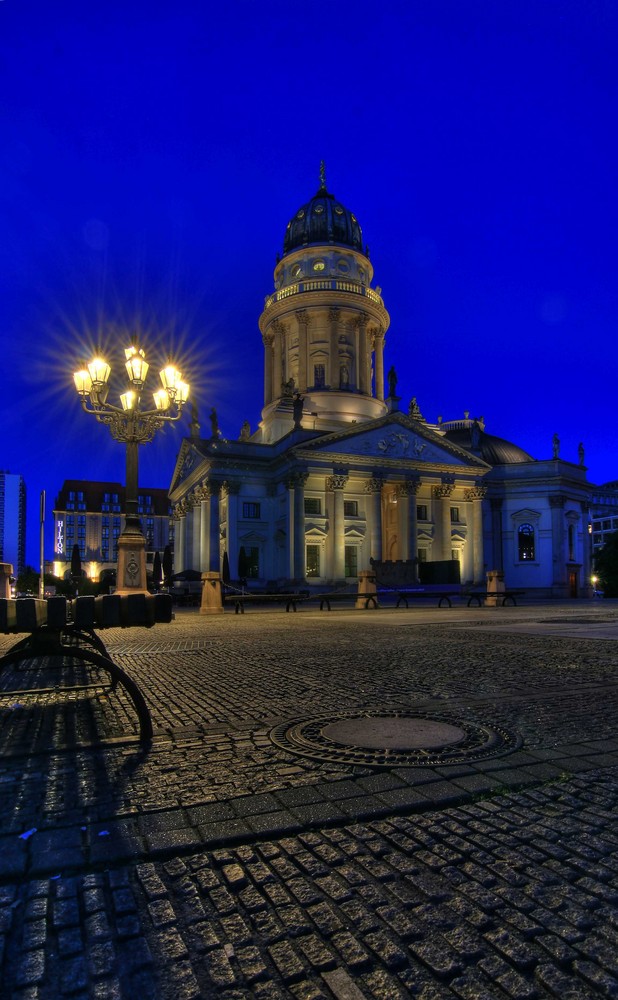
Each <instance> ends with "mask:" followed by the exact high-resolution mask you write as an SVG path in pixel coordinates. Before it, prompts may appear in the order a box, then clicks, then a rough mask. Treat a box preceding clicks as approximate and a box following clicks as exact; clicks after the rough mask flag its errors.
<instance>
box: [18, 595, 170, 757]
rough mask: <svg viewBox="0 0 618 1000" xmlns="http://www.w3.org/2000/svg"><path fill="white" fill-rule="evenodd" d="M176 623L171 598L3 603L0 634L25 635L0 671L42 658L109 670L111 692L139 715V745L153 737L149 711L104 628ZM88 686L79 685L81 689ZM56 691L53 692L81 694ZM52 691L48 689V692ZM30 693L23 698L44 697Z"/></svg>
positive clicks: (30, 599) (106, 597)
mask: <svg viewBox="0 0 618 1000" xmlns="http://www.w3.org/2000/svg"><path fill="white" fill-rule="evenodd" d="M172 618H173V614H172V599H171V597H170V595H169V594H128V595H120V594H105V595H102V596H100V597H77V598H76V599H75V600H72V601H71V600H68V599H67V598H66V597H49V598H48V599H47V600H41V599H39V598H35V597H27V598H19V599H17V600H11V599H8V598H2V599H0V632H4V633H6V634H19V633H26V635H25V636H24V638H22V639H19V640H18V641H17V642H16V643H15V644H14V645H13V646H11V648H10V649H9V650H8V651H7V652H6V653H5V654H4V655H3V656H0V670H1V669H2V668H3V667H4V666H8V664H10V663H19V662H23V661H28V660H32V661H38V660H41V659H42V658H44V657H51V656H54V657H65V658H67V659H69V660H78V661H81V662H82V663H86V664H91V665H92V666H94V667H97V668H99V669H103V670H105V671H107V673H108V674H109V676H110V679H111V689H112V690H114V689H115V688H116V686H117V685H118V684H120V685H121V686H122V687H123V688H124V689H125V691H126V692H127V694H128V696H129V698H130V699H131V701H132V702H133V706H134V708H135V710H136V712H137V716H138V719H139V726H140V741H141V742H142V743H146V742H148V741H149V740H150V739H151V738H152V720H151V718H150V712H149V711H148V706H147V704H146V701H145V699H144V696H143V694H142V692H141V691H140V689H139V687H138V685H137V684H136V683H135V681H134V680H133V678H131V677H130V676H129V675H128V674H127V673H126V672H125V671H124V670H123V669H122V668H121V667H119V666H118V664H116V663H114V661H113V660H112V659H111V657H110V655H109V653H108V652H107V649H106V648H105V645H104V643H103V641H102V639H101V637H100V636H99V635H98V634H97V633H98V632H99V631H100V630H105V629H106V628H135V627H145V628H151V627H152V626H153V625H156V624H159V623H165V622H170V621H171V620H172ZM89 686H90V685H86V686H84V685H80V686H79V687H80V688H82V689H83V688H84V687H89ZM78 689H79V688H77V687H73V688H68V687H58V688H54V690H59V691H65V690H73V691H74V690H78ZM45 690H48V689H45ZM40 692H41V689H34V688H31V689H28V690H26V691H20V692H18V693H19V694H20V695H26V694H36V693H40Z"/></svg>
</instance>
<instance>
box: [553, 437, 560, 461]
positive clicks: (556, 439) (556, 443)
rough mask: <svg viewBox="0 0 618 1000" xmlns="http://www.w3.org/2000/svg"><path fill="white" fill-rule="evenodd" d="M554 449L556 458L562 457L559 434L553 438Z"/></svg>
mask: <svg viewBox="0 0 618 1000" xmlns="http://www.w3.org/2000/svg"><path fill="white" fill-rule="evenodd" d="M551 443H552V447H553V449H554V458H559V457H560V438H559V437H558V435H557V434H554V436H553V438H552V442H551Z"/></svg>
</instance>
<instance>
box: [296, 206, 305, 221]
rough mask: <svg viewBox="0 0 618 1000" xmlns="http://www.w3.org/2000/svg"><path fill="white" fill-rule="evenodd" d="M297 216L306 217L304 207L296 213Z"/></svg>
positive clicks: (299, 217) (298, 217)
mask: <svg viewBox="0 0 618 1000" xmlns="http://www.w3.org/2000/svg"><path fill="white" fill-rule="evenodd" d="M296 218H297V219H304V218H305V213H304V212H303V210H302V208H301V209H300V211H299V212H297V213H296Z"/></svg>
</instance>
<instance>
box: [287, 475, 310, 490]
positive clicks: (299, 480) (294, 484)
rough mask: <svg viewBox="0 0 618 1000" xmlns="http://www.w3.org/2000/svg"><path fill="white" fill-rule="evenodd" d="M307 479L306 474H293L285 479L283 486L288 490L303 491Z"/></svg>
mask: <svg viewBox="0 0 618 1000" xmlns="http://www.w3.org/2000/svg"><path fill="white" fill-rule="evenodd" d="M308 479H309V473H308V472H293V473H291V474H290V475H289V476H288V478H287V479H286V481H285V485H286V488H287V489H288V490H295V489H303V487H304V485H305V483H306V482H307V480H308Z"/></svg>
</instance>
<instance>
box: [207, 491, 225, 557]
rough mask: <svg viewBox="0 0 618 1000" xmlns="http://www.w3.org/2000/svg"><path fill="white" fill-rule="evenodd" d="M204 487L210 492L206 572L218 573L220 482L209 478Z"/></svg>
mask: <svg viewBox="0 0 618 1000" xmlns="http://www.w3.org/2000/svg"><path fill="white" fill-rule="evenodd" d="M206 489H207V490H208V493H209V494H210V503H209V507H210V524H209V528H208V534H209V543H208V548H209V559H210V565H209V567H208V572H211V573H220V572H221V557H220V554H219V534H220V530H221V528H220V523H219V502H220V499H221V483H220V482H218V481H217V480H216V479H209V480H208V482H207V483H206Z"/></svg>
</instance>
